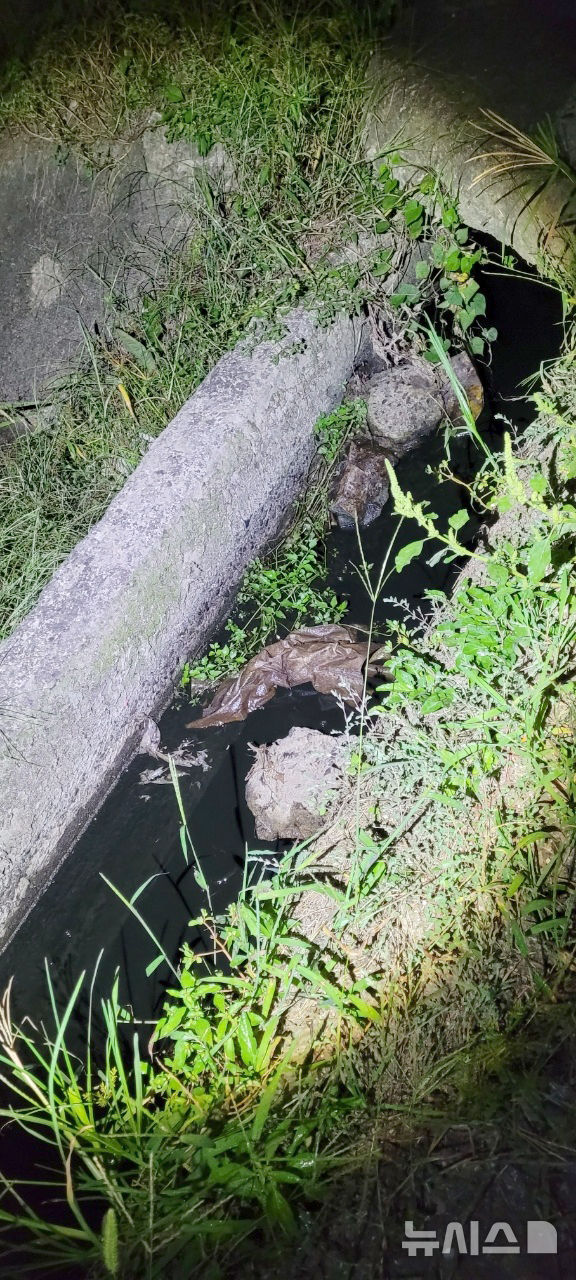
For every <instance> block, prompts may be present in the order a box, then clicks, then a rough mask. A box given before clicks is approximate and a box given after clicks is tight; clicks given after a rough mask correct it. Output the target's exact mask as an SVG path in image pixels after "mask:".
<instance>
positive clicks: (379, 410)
mask: <svg viewBox="0 0 576 1280" xmlns="http://www.w3.org/2000/svg"><path fill="white" fill-rule="evenodd" d="M451 364H452V368H453V370H454V373H455V374H456V377H457V378H458V380H459V381H460V382H461V384H462V386H463V388H464V390H465V392H466V395H467V396H468V401H469V404H470V407H471V409H472V412H473V414H474V417H475V418H477V417H478V415H479V413H480V411H481V409H482V405H483V403H484V397H483V392H482V385H481V382H480V379H479V377H478V374H477V372H476V370H475V368H474V365H473V364H472V361H471V360H470V359H469V357H468V356H467V355H466V353H465V352H460V354H459V355H457V356H455V357H454V358H453V360H452V361H451ZM367 406H368V426H369V428H370V430H371V432H372V435H373V436H374V439H375V440H377V441H378V443H379V444H380V445H381V446H382V447H383V448H384V449H386V450H388V452H389V453H390V454H391V455H393V456H394V457H395V458H400V457H402V455H403V454H405V453H408V452H409V450H410V449H413V448H414V447H415V446H416V445H417V444H419V443H420V441H421V440H423V439H424V438H425V436H427V435H429V434H430V432H431V431H433V430H434V428H435V427H437V426H438V424H439V423H440V422H441V421H442V419H443V418H450V419H451V420H452V421H457V420H458V418H459V414H460V408H459V405H458V400H457V397H456V396H455V394H454V389H453V387H452V384H451V382H450V379H449V378H448V377H447V376H446V374H445V373H444V371H443V370H442V369H440V368H439V367H438V366H437V365H432V364H429V362H428V361H427V360H424V359H423V358H422V357H420V356H414V357H412V358H411V359H410V360H405V361H404V363H403V364H399V365H396V366H395V367H394V368H392V369H385V370H383V371H382V372H381V373H377V374H375V375H374V377H373V378H372V379H371V380H370V382H369V383H368V387H367Z"/></svg>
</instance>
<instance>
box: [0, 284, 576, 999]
mask: <svg viewBox="0 0 576 1280" xmlns="http://www.w3.org/2000/svg"><path fill="white" fill-rule="evenodd" d="M483 289H484V292H485V293H486V295H487V300H488V320H489V323H492V324H495V325H496V326H497V328H498V331H499V338H498V341H497V343H496V344H495V347H494V351H493V355H492V360H491V365H490V367H488V368H484V369H483V376H484V378H485V383H486V397H487V408H486V409H485V410H484V413H483V415H482V420H481V423H480V425H482V427H483V429H484V431H485V433H486V436H487V438H489V439H490V440H491V443H492V446H493V447H494V446H496V447H497V446H498V443H499V439H500V438H501V429H502V424H501V423H500V422H499V421H498V420H497V419H495V416H494V415H495V413H496V412H497V413H503V412H504V413H506V414H507V415H508V416H509V417H510V418H511V420H512V421H515V422H516V423H517V425H518V426H520V427H521V426H522V425H523V423H524V422H525V421H526V420H527V418H528V416H529V408H527V407H526V405H525V404H523V403H521V402H520V401H519V400H518V399H514V397H517V396H518V392H519V387H520V384H521V382H522V380H523V379H525V378H526V377H528V376H529V375H531V374H533V373H534V371H535V370H536V369H537V368H538V366H539V364H540V362H541V361H542V360H546V359H550V358H552V357H554V356H555V355H556V354H557V352H558V349H559V346H560V341H561V306H560V300H559V296H558V294H557V293H556V292H555V291H553V290H551V289H549V288H547V287H546V286H543V285H541V284H539V283H538V282H536V281H526V280H522V279H518V278H516V277H514V276H510V275H507V276H506V275H502V274H500V273H499V272H498V270H497V268H496V269H494V270H492V269H491V270H489V271H488V270H487V271H486V272H485V274H484V280H483ZM443 451H444V450H443V441H442V439H441V438H434V439H431V440H429V441H428V442H427V443H426V445H425V447H424V448H422V449H420V450H419V451H418V453H417V454H416V453H415V454H413V455H409V456H408V457H407V458H405V459H404V460H403V461H402V463H401V464H400V465H399V467H398V469H397V470H398V478H399V481H400V484H401V486H402V487H403V488H404V489H409V490H410V491H411V492H412V493H413V495H414V497H415V498H416V499H417V500H418V501H422V500H423V499H428V500H429V501H430V503H431V506H432V509H433V510H434V511H436V512H437V513H438V514H439V516H440V518H441V520H442V521H446V520H447V519H448V516H449V515H450V514H451V513H452V512H453V511H455V510H457V509H458V508H459V507H460V506H461V505H462V502H463V497H462V495H463V493H465V490H463V489H462V488H461V487H459V486H457V485H455V484H453V483H444V484H442V485H440V484H439V483H438V481H437V480H436V478H435V477H434V476H433V475H431V474H430V473H429V472H430V469H433V468H434V467H436V466H437V465H438V464H439V462H440V460H441V458H442V456H443ZM451 454H452V463H453V469H454V470H455V471H456V472H457V473H458V474H460V475H461V476H463V477H469V476H470V475H471V474H473V472H474V470H475V469H476V467H477V466H478V462H479V455H478V452H477V450H476V449H475V448H474V447H473V446H471V445H470V443H469V442H468V441H467V440H465V439H462V440H460V441H456V442H455V444H453V445H452V447H451ZM396 527H397V519H396V517H394V516H393V514H392V513H391V511H390V509H389V504H388V507H387V508H386V509H385V510H384V512H383V514H382V516H381V517H380V518H379V520H377V521H375V522H374V524H373V525H372V526H371V527H370V528H369V529H367V530H364V531H363V535H362V543H363V549H364V555H365V557H366V560H367V561H368V562H369V563H372V564H374V566H375V568H376V569H378V568H379V566H380V564H381V562H382V558H383V556H384V555H385V553H386V550H387V548H388V546H389V544H390V541H391V539H392V537H393V535H394V533H395V531H396ZM475 530H476V521H475V517H473V518H472V519H471V521H470V523H469V525H468V526H467V527H466V529H465V531H464V534H465V536H466V538H467V539H468V540H472V539H473V537H474V533H475ZM418 536H419V534H418V531H417V529H416V527H415V526H412V525H411V523H410V522H406V523H405V524H404V525H403V527H402V530H401V536H400V538H399V539H397V541H396V543H395V545H394V554H395V552H396V550H397V549H398V548H399V547H400V546H401V545H402V544H405V543H407V542H410V541H412V540H413V539H414V538H416V537H418ZM435 549H436V548H435V547H434V546H431V552H433V551H434V550H435ZM431 552H430V553H431ZM357 559H358V547H357V543H356V535H355V534H353V533H352V534H351V533H343V532H341V531H340V530H334V531H333V532H332V533H331V535H330V537H329V539H328V563H329V572H330V581H331V583H332V584H333V586H334V588H335V590H336V591H337V592H338V595H339V596H340V597H341V598H345V599H346V600H347V601H348V612H347V615H346V619H347V621H349V622H351V623H359V624H362V623H366V622H367V620H368V616H369V601H368V599H367V596H366V592H365V590H364V587H363V586H362V584H361V582H360V579H359V577H358V575H357V573H356V572H355V570H354V568H353V564H354V562H355V561H357ZM455 572H456V568H455V567H454V566H452V567H447V566H445V565H442V564H440V565H436V566H435V567H431V566H430V565H429V564H428V563H427V562H426V559H425V558H420V559H419V560H418V561H414V562H413V563H412V564H411V565H410V566H408V568H406V569H405V570H404V571H403V572H402V574H401V575H397V574H393V575H392V577H391V578H390V580H389V581H388V582H387V584H386V587H385V591H384V599H383V601H381V602H380V603H379V606H378V610H377V623H378V624H379V625H380V626H381V627H384V625H385V623H386V620H387V619H389V618H394V617H396V618H398V617H402V616H403V610H404V606H407V607H408V608H409V609H410V610H416V611H419V610H423V609H424V610H425V608H426V603H425V600H424V593H425V592H426V591H427V590H429V589H430V588H437V589H442V590H446V591H448V590H449V589H450V586H451V582H452V580H453V577H454V574H455ZM386 597H396V598H397V599H398V600H400V601H402V607H400V606H399V605H398V604H395V603H393V602H390V601H389V600H388V599H387V598H386ZM192 718H193V712H192V708H191V705H190V703H189V702H188V701H187V700H186V699H184V698H177V699H176V700H175V702H174V704H173V705H172V707H171V708H170V709H169V710H168V711H167V712H166V714H165V715H164V716H163V718H162V721H161V724H160V729H161V736H162V744H163V747H164V748H165V749H166V750H169V751H174V750H176V749H177V748H178V747H179V746H181V745H182V743H183V741H184V740H186V742H187V750H188V751H192V752H196V751H201V752H203V753H204V760H203V766H202V767H198V768H195V769H193V770H186V771H182V774H181V777H180V787H181V792H182V798H183V803H184V807H185V811H186V816H187V820H188V825H189V829H190V833H191V836H192V839H193V842H194V846H195V849H196V853H197V856H198V859H199V862H200V865H201V867H202V870H203V872H204V875H205V876H206V879H207V880H208V882H209V884H210V887H211V900H212V908H213V910H214V911H215V912H216V913H219V912H221V911H222V910H223V909H224V908H225V906H226V905H227V903H228V902H230V901H231V900H232V899H233V898H234V897H235V896H236V894H237V892H238V890H239V888H240V887H241V884H242V877H243V866H244V861H245V853H246V849H249V850H251V851H256V852H258V851H260V853H261V854H263V853H265V852H267V846H266V845H265V844H263V842H262V841H259V840H258V839H257V838H256V834H255V830H254V822H253V818H252V815H251V814H250V812H249V810H248V809H247V806H246V803H245V800H244V787H243V781H244V778H245V776H246V773H247V772H248V769H249V768H250V765H251V760H252V756H251V751H250V744H251V743H255V744H261V743H264V742H270V741H273V740H274V739H276V738H278V737H283V736H285V735H286V734H287V733H288V732H289V730H290V728H292V726H293V725H303V726H305V727H310V728H317V729H321V730H324V731H330V730H333V729H341V728H343V717H342V712H341V710H340V709H339V707H338V706H337V704H336V703H335V701H334V700H333V699H332V698H330V697H329V696H327V695H319V694H316V693H315V692H314V690H313V689H312V688H311V686H304V687H303V688H301V689H298V690H294V691H280V692H279V693H278V694H277V695H276V697H275V698H274V699H273V700H272V701H271V702H270V703H269V704H268V705H267V706H266V707H265V708H263V709H262V710H261V711H258V712H256V713H255V714H253V715H251V716H250V717H249V719H248V721H246V722H245V723H243V724H239V725H231V726H224V727H222V728H220V729H210V730H205V731H196V732H191V731H190V730H186V728H185V724H186V722H187V721H188V720H190V719H192ZM158 765H159V762H158V761H157V760H153V759H150V758H148V757H146V756H139V757H137V758H136V759H135V760H134V761H133V763H132V764H131V765H130V766H129V768H128V769H127V770H126V771H125V773H124V774H123V775H122V777H121V778H120V779H119V781H118V783H117V785H116V787H115V788H114V790H113V792H112V793H111V795H110V796H109V798H108V800H107V801H106V803H105V804H104V805H103V807H102V809H101V810H100V812H99V814H98V815H97V817H96V818H95V819H94V821H93V822H92V823H91V824H90V826H89V827H88V829H87V831H86V833H85V834H84V836H83V837H82V839H81V840H80V841H79V843H78V844H77V846H76V848H75V850H74V852H73V853H72V854H71V855H70V857H69V858H68V860H67V861H66V862H65V863H64V864H63V866H62V867H61V869H60V871H59V872H58V874H57V875H56V877H55V879H54V880H53V882H52V884H51V885H50V887H49V888H48V889H47V891H46V892H45V894H44V895H43V897H42V899H41V900H40V902H39V903H38V905H37V907H36V909H35V910H34V911H33V913H32V914H31V915H30V916H29V917H28V919H27V920H26V921H25V922H24V924H23V925H22V927H21V928H20V930H19V932H18V933H17V934H16V936H15V937H14V939H13V941H12V942H11V944H10V946H9V947H8V949H7V950H6V951H5V952H4V954H3V955H2V956H1V957H0V988H2V989H3V988H4V985H5V983H6V981H7V980H8V978H9V977H10V976H12V975H14V1007H15V1010H16V1013H17V1015H18V1014H24V1013H26V1014H29V1015H31V1016H32V1017H33V1018H39V1017H41V1016H43V1015H44V1013H45V1011H46V1009H47V1003H46V976H45V968H44V966H45V960H46V961H47V962H48V964H49V966H50V973H51V977H52V981H53V984H54V988H55V990H56V993H57V995H58V997H59V998H61V999H62V1000H65V999H66V998H67V996H68V995H69V993H70V992H71V990H72V988H73V986H74V983H75V981H76V978H77V977H78V975H79V973H80V972H81V971H82V970H86V971H87V973H88V974H91V973H92V971H93V968H94V966H95V964H96V961H97V958H98V956H99V954H100V953H101V952H103V956H102V960H101V964H100V969H99V982H98V986H99V989H100V990H101V991H103V992H108V991H109V989H110V983H111V981H112V977H113V974H114V971H115V970H116V969H119V970H120V973H121V996H122V998H123V999H124V1000H125V1001H126V1002H127V1003H128V1005H129V1006H130V1007H131V1008H132V1010H133V1012H134V1015H135V1017H136V1018H142V1019H148V1018H153V1017H154V1015H155V1013H157V1012H158V1008H159V1003H160V1002H161V998H162V991H163V989H164V986H165V984H166V981H167V978H168V970H167V969H166V966H162V967H161V968H160V969H159V970H157V971H156V973H155V975H154V977H153V979H149V978H147V976H146V966H147V965H148V964H150V962H151V961H152V960H154V958H155V956H156V954H157V948H156V946H155V944H154V943H153V942H152V941H151V939H150V938H149V937H148V935H147V934H146V932H145V931H144V929H143V928H142V927H141V925H140V924H139V923H138V921H137V920H136V919H134V917H133V916H132V914H131V912H130V911H129V910H128V908H127V907H126V906H125V905H124V904H123V903H122V902H121V901H120V899H119V898H118V897H117V896H116V895H115V893H114V892H113V890H112V889H110V888H109V887H108V885H107V884H106V883H105V882H104V880H103V878H102V877H103V876H105V877H106V878H107V880H109V881H110V882H111V883H112V884H113V885H114V886H115V887H116V888H117V889H118V890H119V892H120V893H122V894H123V895H124V897H125V898H131V897H132V895H133V894H134V893H135V892H136V891H137V890H138V888H139V887H140V886H141V885H143V884H144V883H145V882H146V881H148V880H150V883H149V884H148V887H147V888H146V889H145V890H144V891H143V893H142V894H141V896H140V897H139V898H138V902H137V907H138V910H139V912H140V913H141V914H142V916H143V917H144V918H145V920H146V922H147V924H148V926H149V928H150V929H151V930H152V932H153V933H154V935H155V937H156V938H157V939H158V941H159V942H160V943H161V946H162V948H163V949H164V951H165V952H166V953H167V954H168V955H169V956H171V957H173V958H175V957H176V956H177V954H178V951H179V948H180V946H181V944H182V942H183V940H184V938H185V937H186V938H187V940H188V941H189V942H190V943H191V945H195V944H196V943H199V942H200V938H199V935H198V933H197V931H196V932H195V931H194V930H192V931H191V930H190V929H189V927H188V925H189V921H190V920H191V919H192V918H193V917H195V916H196V915H197V914H198V913H199V911H200V909H201V907H202V906H203V905H205V901H206V900H205V895H204V894H203V892H201V890H200V889H199V887H198V885H197V882H196V880H195V875H194V867H193V865H186V862H185V860H184V856H183V853H182V849H181V845H180V834H179V821H180V820H179V816H178V811H177V805H176V801H175V797H174V793H173V790H172V787H171V786H170V785H169V784H168V785H166V784H154V783H150V782H149V783H146V782H144V781H142V774H143V771H145V770H150V769H156V768H158ZM269 862H270V858H269V857H267V858H264V859H263V863H262V865H261V866H260V865H259V864H258V863H255V864H254V866H253V872H254V874H260V873H262V874H266V869H265V864H266V863H269ZM152 877H153V878H152Z"/></svg>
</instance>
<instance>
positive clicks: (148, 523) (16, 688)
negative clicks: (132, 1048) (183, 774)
mask: <svg viewBox="0 0 576 1280" xmlns="http://www.w3.org/2000/svg"><path fill="white" fill-rule="evenodd" d="M288 330H289V331H288V335H287V337H286V339H285V340H283V342H282V343H280V344H279V343H269V342H267V343H263V344H261V345H260V346H258V347H257V348H256V350H255V351H254V353H253V354H252V355H250V354H249V353H247V350H246V348H237V349H236V350H235V351H234V352H232V353H230V354H229V355H226V356H224V357H223V358H222V360H220V361H219V363H218V364H217V366H216V367H215V369H214V370H213V372H212V373H211V374H210V375H209V377H208V378H207V379H206V381H205V382H204V383H203V384H202V386H201V387H200V388H199V390H198V391H197V392H196V394H195V395H194V396H192V398H191V399H190V400H189V401H188V402H187V404H186V405H184V407H183V409H182V410H181V411H180V413H179V414H178V415H177V417H176V418H175V419H174V421H173V422H172V423H171V424H170V425H169V426H168V427H167V428H166V430H165V431H164V432H163V434H162V435H161V436H160V437H159V439H158V440H156V441H155V442H154V444H153V445H152V446H151V447H150V450H149V452H148V453H147V454H146V456H145V458H144V459H143V461H142V462H141V463H140V466H139V467H138V469H137V470H136V472H135V473H134V474H133V475H132V476H131V477H130V479H129V480H128V481H127V483H126V485H125V486H124V488H123V490H122V492H121V493H120V494H119V495H118V496H117V497H116V498H115V499H114V501H113V503H112V505H111V506H110V508H109V510H108V512H107V513H106V515H105V516H104V518H103V519H102V520H101V521H100V523H99V524H98V525H96V526H95V527H94V529H92V530H91V532H90V533H89V535H88V536H87V537H86V538H85V539H84V541H83V542H81V543H80V544H79V545H78V547H76V549H75V550H74V551H73V552H72V554H71V555H70V556H69V557H68V559H67V560H66V561H65V562H64V564H63V565H62V566H61V568H60V569H59V570H58V572H57V573H56V574H55V576H54V578H53V579H52V581H51V582H50V583H49V585H48V586H47V587H46V588H45V590H44V592H43V593H42V596H41V597H40V600H39V602H38V604H37V605H36V607H35V609H34V610H33V611H32V613H31V614H30V615H29V616H28V618H26V619H25V621H24V622H23V623H22V624H21V626H20V627H19V628H18V629H17V631H16V632H15V633H14V635H13V636H11V637H10V639H8V640H7V641H5V642H4V644H3V645H2V646H1V647H0V730H1V733H2V737H1V740H0V796H1V797H2V799H1V805H2V822H1V832H0V938H4V940H6V939H7V935H8V934H9V932H10V930H11V929H12V928H13V926H14V925H15V924H16V923H17V922H18V919H19V918H20V917H21V916H22V914H23V913H24V912H25V911H26V910H27V909H28V908H29V906H30V905H32V903H33V900H34V899H35V898H36V897H37V896H38V893H39V892H40V890H41V888H42V886H43V884H44V883H45V882H46V880H47V878H49V876H50V874H51V873H52V872H53V871H54V870H55V869H56V866H57V864H58V862H59V860H60V859H61V857H62V856H64V854H65V853H66V852H67V851H68V849H69V847H70V845H71V843H72V842H73V839H74V838H75V836H76V835H77V834H78V832H79V830H80V829H81V827H82V826H83V824H84V822H85V820H86V818H87V817H88V816H89V815H90V814H91V812H92V811H93V810H94V808H95V805H96V802H97V801H98V799H99V798H101V797H102V796H103V794H104V793H105V791H106V790H107V788H108V786H109V785H110V783H111V781H112V780H113V778H114V775H115V773H116V772H117V771H118V769H119V767H120V765H121V763H122V762H123V760H124V758H125V757H126V755H127V754H128V752H129V751H130V749H131V748H132V747H133V746H134V744H135V741H136V736H137V735H139V730H140V731H141V726H142V723H143V720H144V719H145V717H146V716H147V715H149V714H150V713H152V714H154V712H155V711H156V710H157V709H159V707H160V705H161V704H162V702H163V701H164V700H165V699H166V697H167V695H168V693H169V687H170V681H171V679H172V678H173V677H174V675H175V674H176V672H177V670H178V669H179V667H180V665H181V663H182V661H183V659H184V657H185V656H187V655H188V654H189V653H190V652H195V651H196V650H198V649H199V648H200V647H201V646H202V644H203V643H204V642H205V640H206V639H207V637H208V635H209V634H210V632H211V630H212V628H213V627H214V625H215V623H216V622H217V620H218V619H219V618H220V616H221V615H222V613H223V610H224V608H225V606H226V603H227V601H228V597H229V594H230V591H231V590H232V588H233V587H234V585H235V584H236V583H237V582H238V579H239V576H240V574H241V572H242V570H243V569H244V567H245V566H246V564H247V563H248V562H249V561H250V560H251V559H252V558H253V557H254V556H255V555H256V554H257V553H258V552H259V551H260V550H261V549H262V547H263V545H264V543H265V542H266V540H267V539H269V538H270V537H271V536H272V535H273V534H274V533H275V532H276V530H277V527H278V524H279V521H280V520H281V518H282V516H283V515H284V513H285V511H286V507H287V505H288V504H289V503H290V501H291V500H292V499H293V498H294V497H295V496H296V494H297V492H298V491H299V489H300V487H301V485H302V482H303V480H304V478H305V475H306V472H307V469H308V466H309V463H310V460H311V457H312V453H313V448H314V435H313V426H314V422H315V420H316V418H317V417H318V415H319V414H320V413H323V412H327V411H329V410H331V409H333V408H334V407H335V405H336V404H337V403H338V402H339V400H340V398H341V396H342V391H343V389H344V385H345V383H346V380H347V378H348V377H349V375H350V372H351V370H352V366H353V363H354V359H355V356H356V353H357V350H358V345H359V342H360V336H361V335H360V331H359V325H358V322H356V321H353V320H351V319H349V318H348V317H346V316H341V317H340V318H339V319H337V320H336V321H335V322H334V324H333V325H332V326H331V327H330V328H327V329H322V328H319V327H318V326H317V325H316V322H315V320H314V317H313V316H311V315H310V314H307V313H306V312H302V311H297V312H294V313H293V315H292V316H291V317H290V319H289V325H288ZM301 341H303V343H304V348H303V350H301V351H299V352H298V354H289V353H288V352H289V351H290V349H291V350H292V352H293V350H294V343H300V342H301ZM283 351H285V352H286V354H282V352H283Z"/></svg>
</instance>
